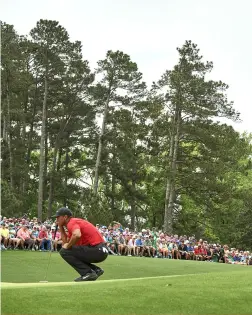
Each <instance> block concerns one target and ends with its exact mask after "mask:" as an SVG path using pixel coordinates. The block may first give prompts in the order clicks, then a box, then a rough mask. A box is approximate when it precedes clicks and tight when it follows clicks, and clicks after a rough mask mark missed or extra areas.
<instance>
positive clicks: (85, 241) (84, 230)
mask: <svg viewBox="0 0 252 315" xmlns="http://www.w3.org/2000/svg"><path fill="white" fill-rule="evenodd" d="M77 229H79V230H80V231H81V238H80V239H79V241H78V242H77V243H76V244H75V245H91V246H94V245H97V244H100V243H104V242H105V241H104V239H103V237H102V236H101V234H100V232H99V231H98V230H97V228H96V227H95V226H94V225H93V224H91V223H90V222H88V221H86V220H83V219H79V218H71V219H70V221H69V222H68V224H67V230H68V237H69V238H71V236H72V233H73V231H74V230H77Z"/></svg>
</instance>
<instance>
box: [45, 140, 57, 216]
mask: <svg viewBox="0 0 252 315" xmlns="http://www.w3.org/2000/svg"><path fill="white" fill-rule="evenodd" d="M57 155H58V141H57V139H56V143H55V147H54V150H53V166H52V170H51V175H50V190H49V198H48V213H47V216H48V218H51V216H52V202H53V185H54V177H55V170H56V164H57Z"/></svg>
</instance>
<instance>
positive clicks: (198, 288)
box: [1, 252, 252, 315]
mask: <svg viewBox="0 0 252 315" xmlns="http://www.w3.org/2000/svg"><path fill="white" fill-rule="evenodd" d="M1 258H2V281H3V282H16V283H22V282H23V283H24V282H26V283H29V282H34V286H33V287H25V289H24V288H13V287H10V288H5V286H4V285H3V287H2V292H1V294H2V314H6V315H7V314H11V315H19V314H27V315H28V314H36V315H42V314H45V315H46V314H61V315H79V314H90V315H91V314H103V315H106V314H108V315H111V314H113V315H121V314H129V315H134V314H136V315H138V314H139V315H140V314H143V315H144V314H148V315H152V314H195V315H196V314H197V315H198V314H209V315H210V314H220V315H221V314H239V315H243V314H246V315H248V314H252V298H251V296H252V287H251V281H252V268H250V267H249V266H234V265H224V264H216V263H204V262H191V261H189V262H187V261H176V260H162V259H150V258H137V257H136V258H134V257H114V256H113V257H109V258H108V259H107V260H106V261H105V262H104V263H102V264H101V266H102V267H104V269H105V274H104V275H103V276H102V277H101V278H100V279H99V280H98V281H95V282H90V283H81V284H79V285H76V284H75V283H72V282H70V283H68V284H65V285H59V286H57V283H56V284H55V285H53V286H50V283H49V285H44V284H43V285H41V284H39V283H38V281H39V280H43V278H44V272H45V268H46V263H47V259H48V254H47V253H39V252H35V253H33V252H4V253H2V257H1ZM41 265H42V267H41ZM188 274H195V275H188ZM169 275H181V277H170V278H169V277H164V278H152V279H148V278H146V279H137V280H132V281H129V280H127V279H129V278H145V277H160V276H169ZM76 276H77V274H76V272H75V271H74V270H72V268H71V267H69V266H68V265H67V264H66V263H65V262H64V261H63V260H62V259H61V257H60V256H59V255H58V254H55V253H53V254H52V261H51V265H50V268H49V271H48V280H49V281H50V282H58V281H60V282H63V281H72V280H73V279H74V278H75V277H76ZM103 279H125V281H102V280H103Z"/></svg>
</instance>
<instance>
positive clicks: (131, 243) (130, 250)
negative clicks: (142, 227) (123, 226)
mask: <svg viewBox="0 0 252 315" xmlns="http://www.w3.org/2000/svg"><path fill="white" fill-rule="evenodd" d="M135 239H136V237H135V236H130V238H129V240H128V245H127V248H128V256H131V254H132V253H133V255H134V256H136V246H135Z"/></svg>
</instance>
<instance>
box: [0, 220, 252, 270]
mask: <svg viewBox="0 0 252 315" xmlns="http://www.w3.org/2000/svg"><path fill="white" fill-rule="evenodd" d="M0 225H1V226H0V232H1V233H0V234H1V250H8V249H13V250H34V251H35V250H39V251H58V250H59V249H60V248H61V245H62V240H61V235H60V232H58V231H57V232H56V234H55V223H54V222H52V221H50V220H47V221H45V222H43V223H42V222H39V221H38V220H37V218H33V219H28V218H8V219H7V218H6V217H4V218H0ZM96 228H97V229H98V230H99V231H100V233H101V234H102V236H103V238H104V243H106V244H107V247H108V249H109V252H110V254H111V255H123V256H136V257H152V258H163V259H182V260H198V261H205V262H218V263H228V264H239V265H252V253H251V252H249V251H242V250H238V249H236V248H230V247H229V246H228V245H223V246H222V245H220V244H214V243H212V244H211V243H208V242H207V241H205V240H203V239H199V240H196V238H195V237H194V236H190V237H189V236H186V235H183V236H178V235H168V234H166V233H163V232H162V231H156V229H155V228H153V229H152V230H150V229H142V230H141V232H132V231H130V229H129V228H125V229H123V228H122V226H121V224H120V223H117V222H114V223H113V224H112V225H110V226H108V227H107V226H100V225H99V224H97V225H96Z"/></svg>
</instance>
